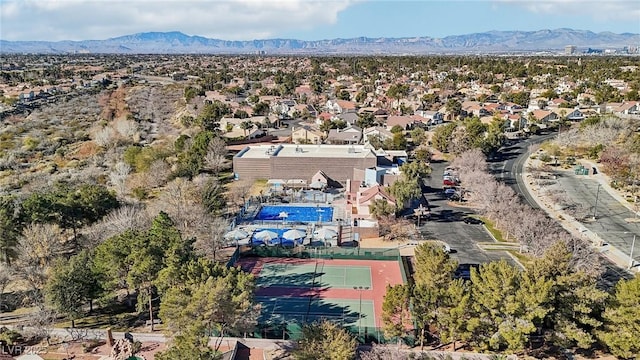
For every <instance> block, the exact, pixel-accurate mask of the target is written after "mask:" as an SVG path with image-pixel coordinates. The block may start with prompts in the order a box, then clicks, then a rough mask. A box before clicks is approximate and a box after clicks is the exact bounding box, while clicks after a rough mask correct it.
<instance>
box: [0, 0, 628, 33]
mask: <svg viewBox="0 0 640 360" xmlns="http://www.w3.org/2000/svg"><path fill="white" fill-rule="evenodd" d="M95 14H100V16H99V17H96V16H95ZM638 19H640V6H638V5H637V2H635V1H629V0H609V1H600V2H596V1H584V0H556V1H521V0H469V1H430V0H426V1H397V2H395V1H375V0H333V1H312V0H271V1H257V0H227V1H209V0H193V1H183V2H181V1H176V0H166V1H159V2H151V1H147V0H133V1H121V0H115V1H101V0H57V1H20V0H0V20H2V21H1V22H0V39H2V40H9V41H62V40H104V39H109V38H114V37H119V36H125V35H130V34H136V33H144V32H171V31H178V32H182V33H184V34H187V35H197V36H203V37H207V38H213V39H223V40H262V39H273V38H280V39H297V40H326V39H336V38H355V37H369V38H379V37H387V38H400V37H434V38H442V37H446V36H452V35H465V34H472V33H482V32H487V31H494V30H495V31H538V30H545V29H549V30H555V29H561V28H570V29H576V30H586V31H592V32H595V33H599V32H612V33H616V34H621V33H633V34H638V33H640V21H638Z"/></svg>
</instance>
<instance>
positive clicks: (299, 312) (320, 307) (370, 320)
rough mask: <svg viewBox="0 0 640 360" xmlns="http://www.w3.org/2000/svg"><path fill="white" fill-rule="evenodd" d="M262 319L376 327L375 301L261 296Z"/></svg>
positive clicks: (279, 321) (277, 321) (274, 322)
mask: <svg viewBox="0 0 640 360" xmlns="http://www.w3.org/2000/svg"><path fill="white" fill-rule="evenodd" d="M256 300H257V301H258V302H259V303H260V304H262V311H261V313H260V320H259V322H260V323H262V324H266V323H271V324H279V323H283V322H286V323H298V324H304V323H308V322H313V321H316V320H322V319H328V320H331V321H335V322H338V323H340V324H342V326H346V327H356V328H357V327H362V328H364V327H375V311H374V307H373V301H371V300H362V301H360V300H358V299H353V300H351V299H318V298H308V297H304V298H303V297H293V298H282V297H277V298H275V297H261V296H257V297H256Z"/></svg>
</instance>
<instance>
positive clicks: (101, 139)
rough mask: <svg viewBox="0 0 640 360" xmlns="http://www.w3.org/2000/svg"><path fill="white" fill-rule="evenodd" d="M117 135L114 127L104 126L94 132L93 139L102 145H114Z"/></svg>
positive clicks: (104, 146)
mask: <svg viewBox="0 0 640 360" xmlns="http://www.w3.org/2000/svg"><path fill="white" fill-rule="evenodd" d="M115 135H116V133H115V131H114V130H113V129H112V128H110V127H104V128H102V129H100V130H98V131H96V132H95V133H94V134H93V141H94V142H95V143H96V144H97V145H98V146H100V147H103V148H106V147H110V146H112V145H114V141H115Z"/></svg>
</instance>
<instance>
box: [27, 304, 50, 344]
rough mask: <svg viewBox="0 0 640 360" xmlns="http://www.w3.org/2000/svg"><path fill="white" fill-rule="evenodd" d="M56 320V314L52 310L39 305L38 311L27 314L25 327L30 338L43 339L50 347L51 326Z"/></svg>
mask: <svg viewBox="0 0 640 360" xmlns="http://www.w3.org/2000/svg"><path fill="white" fill-rule="evenodd" d="M57 320H58V314H56V312H55V311H53V310H52V309H47V308H45V307H44V304H42V303H41V304H39V306H38V310H37V311H34V312H32V313H30V314H29V316H28V317H27V320H26V325H27V326H28V327H29V331H30V334H29V335H31V336H33V337H35V338H37V339H44V340H46V341H47V345H51V343H50V341H51V335H52V333H53V330H54V328H53V324H54V323H55V322H56V321H57Z"/></svg>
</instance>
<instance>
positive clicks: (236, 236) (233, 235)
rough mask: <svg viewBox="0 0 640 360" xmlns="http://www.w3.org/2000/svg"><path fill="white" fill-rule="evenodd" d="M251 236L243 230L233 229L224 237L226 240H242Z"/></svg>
mask: <svg viewBox="0 0 640 360" xmlns="http://www.w3.org/2000/svg"><path fill="white" fill-rule="evenodd" d="M248 236H249V234H248V233H247V232H246V231H244V230H242V229H233V230H231V231H229V232H228V233H226V234H225V235H224V237H225V239H229V240H241V239H244V238H246V237H248Z"/></svg>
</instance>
